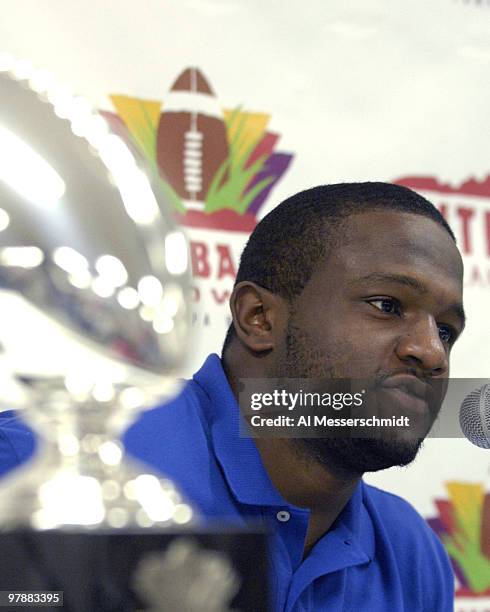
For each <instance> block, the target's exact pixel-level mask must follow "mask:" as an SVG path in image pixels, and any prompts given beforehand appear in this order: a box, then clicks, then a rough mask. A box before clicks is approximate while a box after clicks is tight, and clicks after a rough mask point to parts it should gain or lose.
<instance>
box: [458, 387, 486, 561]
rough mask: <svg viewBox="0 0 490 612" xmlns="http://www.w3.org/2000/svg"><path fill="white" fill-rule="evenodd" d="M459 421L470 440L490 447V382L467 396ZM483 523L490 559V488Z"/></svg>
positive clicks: (483, 542)
mask: <svg viewBox="0 0 490 612" xmlns="http://www.w3.org/2000/svg"><path fill="white" fill-rule="evenodd" d="M459 423H460V425H461V429H462V430H463V433H464V435H465V436H466V437H467V438H468V440H469V441H470V442H472V443H473V444H475V445H476V446H479V447H480V448H490V384H488V385H483V387H480V388H479V389H475V390H474V391H472V392H471V393H469V394H468V395H467V396H466V397H465V399H464V400H463V403H462V404H461V408H460V411H459ZM481 525H482V530H481V536H480V545H481V551H482V553H483V554H484V555H485V556H486V557H487V558H488V559H490V489H487V490H486V491H484V497H483V505H482V522H481Z"/></svg>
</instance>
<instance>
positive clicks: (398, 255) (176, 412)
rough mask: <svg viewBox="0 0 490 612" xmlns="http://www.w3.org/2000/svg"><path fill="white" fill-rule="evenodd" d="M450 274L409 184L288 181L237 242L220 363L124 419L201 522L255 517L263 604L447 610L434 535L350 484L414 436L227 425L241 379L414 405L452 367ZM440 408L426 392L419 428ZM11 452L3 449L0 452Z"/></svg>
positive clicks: (430, 210)
mask: <svg viewBox="0 0 490 612" xmlns="http://www.w3.org/2000/svg"><path fill="white" fill-rule="evenodd" d="M462 277H463V266H462V261H461V257H460V254H459V252H458V249H457V248H456V245H455V240H454V236H453V234H452V232H451V230H450V228H449V227H448V225H447V224H446V222H445V221H444V219H443V217H442V216H441V215H440V214H439V212H438V211H437V210H436V209H435V208H434V207H433V206H432V204H430V203H429V202H427V201H426V200H425V199H424V198H422V197H421V196H419V195H418V194H416V193H414V192H412V191H410V190H408V189H406V188H403V187H399V186H395V185H389V184H383V183H361V184H341V185H331V186H323V187H317V188H314V189H310V190H308V191H305V192H302V193H300V194H297V195H296V196H293V197H291V198H289V199H288V200H286V201H285V202H283V203H282V204H280V205H279V206H278V207H277V208H276V209H274V210H273V211H272V212H271V213H270V214H269V215H268V216H267V217H265V218H264V219H263V220H262V221H261V222H260V223H259V224H258V226H257V228H256V229H255V231H254V232H253V233H252V235H251V237H250V240H249V242H248V244H247V246H246V248H245V250H244V253H243V255H242V258H241V262H240V268H239V271H238V276H237V280H236V284H235V288H234V291H233V294H232V297H231V300H230V306H231V310H232V314H233V327H232V328H230V331H229V333H228V336H227V339H226V342H225V346H224V350H223V356H222V359H221V360H220V359H219V358H218V356H216V355H211V356H210V357H208V359H207V361H206V362H205V364H204V365H203V367H202V368H201V370H200V371H199V372H198V373H197V374H196V375H195V376H194V378H193V380H192V381H190V382H189V383H188V384H187V386H186V387H185V389H184V391H183V392H182V394H181V395H180V396H179V397H178V398H177V399H175V400H174V401H173V402H171V404H170V405H168V406H165V407H159V408H156V409H154V410H152V411H149V412H148V413H146V414H145V415H144V416H143V417H142V418H141V419H140V421H139V422H138V423H137V424H135V425H134V426H133V427H132V428H131V429H130V430H129V431H128V432H127V434H126V436H125V445H126V448H127V449H128V450H129V452H131V453H133V454H134V455H136V456H137V457H139V458H140V459H143V460H145V461H147V462H148V463H150V464H151V465H153V466H154V467H156V468H157V469H159V470H161V471H163V472H165V473H166V474H167V475H168V476H170V477H171V478H173V479H175V480H176V481H177V482H178V483H179V484H180V486H181V488H182V490H183V491H184V492H185V493H186V494H187V496H188V497H189V498H190V500H191V501H193V502H194V503H195V504H196V505H197V506H198V508H199V509H200V511H201V512H202V514H203V515H204V516H205V517H207V518H209V519H223V518H227V519H231V520H233V521H234V522H235V523H236V522H238V523H239V524H240V523H241V524H244V523H246V522H247V521H250V520H251V521H261V522H263V523H264V524H266V525H267V526H268V527H269V529H270V530H271V532H272V542H271V551H270V557H271V567H272V591H273V598H274V603H273V608H274V610H287V611H295V612H296V611H297V612H299V611H317V610H322V611H323V610H331V611H335V612H337V611H340V610H349V611H355V612H358V611H366V612H368V611H369V612H382V611H388V610H389V611H390V612H393V611H397V612H398V611H402V610H404V611H407V612H415V611H427V612H435V611H440V612H443V611H444V612H446V611H449V610H452V609H453V605H452V602H453V576H452V571H451V566H450V564H449V560H448V558H447V555H446V554H445V552H444V549H443V547H442V545H441V543H440V542H439V540H438V539H437V537H436V536H435V535H434V533H433V532H432V531H431V530H430V529H429V528H428V526H427V525H426V523H425V521H424V520H423V519H422V518H421V517H420V516H419V515H418V514H417V513H416V512H415V510H414V509H413V508H412V507H411V506H410V505H409V504H408V503H407V502H405V501H404V500H402V499H400V498H398V497H396V496H394V495H391V494H389V493H386V492H383V491H380V490H378V489H376V488H374V487H371V486H368V485H366V484H365V483H364V482H363V481H362V475H363V473H364V472H369V471H376V470H380V469H384V468H388V467H391V466H394V465H406V464H408V463H410V462H411V461H412V460H413V459H414V458H415V456H416V454H417V451H418V449H419V446H420V444H421V442H422V440H421V439H419V438H413V437H407V436H404V435H403V434H401V433H400V434H399V435H396V434H395V435H392V436H388V437H384V436H381V437H367V438H354V437H351V438H345V437H343V438H337V439H331V438H311V439H285V438H283V439H256V440H252V439H251V438H247V437H240V436H239V434H238V429H239V421H240V419H241V416H240V410H239V407H238V404H237V397H238V390H239V385H240V379H241V378H281V379H284V378H288V377H291V378H313V377H314V378H328V379H332V378H344V379H353V378H366V379H370V380H372V381H373V388H375V389H376V390H377V391H378V392H379V393H380V397H382V398H383V403H384V404H389V405H393V407H394V408H395V409H396V410H398V411H400V408H402V409H404V410H405V409H406V410H407V411H408V412H410V411H411V410H412V412H413V406H419V407H420V398H421V397H422V395H424V394H426V395H427V396H432V397H436V394H435V393H434V392H433V391H434V389H435V387H436V384H437V383H438V382H440V381H441V380H444V379H445V378H447V376H448V374H449V355H450V351H451V349H452V346H453V344H454V342H455V341H456V339H457V337H458V336H459V335H460V333H461V332H462V329H463V326H464V312H463V307H462ZM421 389H422V390H423V393H421ZM440 403H441V398H440V396H439V399H438V400H437V402H436V405H435V406H434V402H432V404H431V405H430V406H429V404H427V405H425V404H424V406H425V409H426V412H427V413H428V414H429V415H430V421H431V424H432V422H433V420H434V419H435V418H436V416H437V412H438V411H439V408H440ZM2 431H3V434H2V435H4V436H5V439H8V445H10V446H13V447H14V448H15V447H17V449H18V451H17V452H18V454H19V455H26V454H28V452H27V451H26V447H28V446H29V442H28V441H27V439H26V434H25V430H24V433H23V434H21V433H20V430H19V428H18V425H16V424H15V422H13V421H12V420H11V419H10V420H9V419H6V423H5V426H4V428H3V429H2V430H0V432H2ZM12 457H13V455H12V451H11V448H10V449H7V445H6V444H4V445H2V446H0V462H2V461H3V462H4V463H5V464H7V463H9V464H12V463H14V462H15V459H13V458H12Z"/></svg>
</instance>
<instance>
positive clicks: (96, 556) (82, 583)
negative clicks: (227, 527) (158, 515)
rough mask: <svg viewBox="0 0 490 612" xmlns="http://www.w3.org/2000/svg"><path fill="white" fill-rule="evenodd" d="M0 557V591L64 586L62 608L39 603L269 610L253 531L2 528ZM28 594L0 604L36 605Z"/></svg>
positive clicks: (94, 611)
mask: <svg viewBox="0 0 490 612" xmlns="http://www.w3.org/2000/svg"><path fill="white" fill-rule="evenodd" d="M0 558H1V559H2V563H1V569H0V591H8V592H10V593H19V592H22V591H36V592H41V593H42V592H60V591H62V592H63V599H62V601H63V606H62V607H59V606H58V605H55V604H54V603H49V602H48V603H46V601H45V603H44V604H42V608H43V609H45V610H46V609H49V610H53V612H56V611H57V610H63V612H129V611H131V612H136V611H140V610H141V611H143V610H151V611H152V612H157V611H158V612H160V611H161V612H202V611H205V612H208V611H209V612H212V611H213V610H220V611H225V610H240V612H248V611H250V612H266V611H267V609H268V605H267V602H268V592H267V574H268V568H267V560H266V539H265V536H264V534H263V533H260V532H258V531H241V532H237V531H226V532H223V531H220V532H218V531H214V530H208V531H199V532H196V531H188V530H186V531H180V532H174V531H172V532H161V531H160V532H158V531H152V530H141V531H131V532H123V533H121V532H101V531H93V532H90V531H89V532H87V531H86V532H83V533H74V532H67V531H59V530H52V531H43V532H34V531H16V532H9V533H2V534H0ZM6 596H7V594H6V593H3V594H2V597H3V598H4V599H5V597H6ZM17 598H18V599H19V600H20V599H21V597H20V596H17ZM11 599H12V597H11ZM37 599H38V600H39V599H41V598H40V597H38V598H37ZM44 599H45V600H46V598H44ZM25 600H26V597H24V603H22V602H21V601H19V602H18V603H15V602H14V603H12V604H11V605H9V606H8V607H3V606H5V603H4V602H2V604H3V605H2V607H0V611H3V610H26V609H27V610H33V611H39V610H40V605H41V604H40V603H36V604H34V603H31V604H29V603H26V602H25ZM32 601H33V599H32V597H31V602H32ZM51 601H53V600H51ZM19 606H22V607H19ZM206 606H207V607H206Z"/></svg>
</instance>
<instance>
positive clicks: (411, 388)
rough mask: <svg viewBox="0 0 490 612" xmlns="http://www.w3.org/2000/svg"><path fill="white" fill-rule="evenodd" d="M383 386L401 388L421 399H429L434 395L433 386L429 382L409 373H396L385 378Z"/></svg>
mask: <svg viewBox="0 0 490 612" xmlns="http://www.w3.org/2000/svg"><path fill="white" fill-rule="evenodd" d="M381 386H382V387H385V388H387V389H399V390H400V391H404V392H405V393H406V394H408V395H413V396H414V397H417V398H419V399H425V400H428V399H429V398H430V396H431V395H432V388H431V387H430V386H429V385H428V384H427V383H424V382H422V381H421V380H420V378H417V377H416V376H411V375H409V374H394V375H393V376H390V377H389V378H387V379H385V380H384V381H383V384H382V385H381Z"/></svg>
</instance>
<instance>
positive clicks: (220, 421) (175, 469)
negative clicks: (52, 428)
mask: <svg viewBox="0 0 490 612" xmlns="http://www.w3.org/2000/svg"><path fill="white" fill-rule="evenodd" d="M0 417H2V415H0ZM239 419H240V412H239V408H238V404H237V402H236V400H235V397H234V396H233V393H232V391H231V389H230V386H229V384H228V381H227V379H226V376H225V373H224V371H223V368H222V366H221V361H220V359H219V357H218V356H217V355H210V356H209V357H208V359H207V360H206V362H205V363H204V365H203V367H202V368H201V370H199V372H198V373H197V374H195V376H194V377H193V379H192V380H191V381H188V383H187V384H186V386H185V388H184V389H183V391H182V392H181V394H180V395H179V396H178V397H177V398H176V399H175V400H173V401H172V402H171V403H170V404H167V405H165V406H160V407H158V408H155V409H153V410H150V411H148V412H146V413H144V414H143V415H142V417H141V418H140V419H139V420H138V421H137V423H135V424H134V425H133V426H132V427H131V428H130V429H129V430H128V431H127V433H126V435H125V437H124V444H125V447H126V449H127V450H128V452H129V453H131V454H132V455H134V456H135V457H137V458H138V459H142V460H143V461H146V462H147V463H149V464H150V465H152V466H153V467H154V468H155V469H157V470H159V471H162V472H164V473H165V474H166V475H168V476H170V477H171V478H173V479H174V480H175V481H176V482H177V483H178V484H179V485H180V487H181V489H182V491H183V492H184V493H185V494H186V495H187V496H188V498H189V500H190V501H191V502H193V503H194V504H195V505H196V506H197V507H198V509H199V510H200V511H201V513H202V515H203V516H204V517H206V518H208V519H209V520H211V521H213V522H215V521H216V520H220V521H223V520H227V521H232V522H233V523H234V524H235V525H236V524H238V525H246V524H247V523H248V522H250V521H252V522H253V523H254V524H257V522H259V523H262V524H264V525H266V526H267V527H268V529H269V530H270V532H271V545H270V564H271V570H272V571H271V574H272V585H271V587H272V592H273V599H274V601H273V610H274V611H277V612H278V611H281V612H282V611H287V612H317V611H329V612H330V611H331V612H340V611H345V612H347V611H349V612H402V611H405V612H450V611H452V610H453V592H454V584H453V573H452V570H451V565H450V562H449V559H448V557H447V554H446V552H445V551H444V548H443V546H442V545H441V542H440V541H439V539H438V538H437V536H436V535H435V533H434V532H433V531H432V530H431V529H430V528H429V527H428V525H427V524H426V522H425V521H424V519H423V518H422V517H421V516H420V515H419V514H418V513H417V512H416V511H415V510H414V509H413V508H412V506H410V504H408V502H406V501H405V500H403V499H401V498H400V497H397V496H395V495H392V494H390V493H387V492H385V491H381V490H380V489H377V488H375V487H372V486H369V485H367V484H365V483H364V482H362V481H361V482H360V484H359V485H358V486H357V488H356V489H355V491H354V493H353V495H352V497H351V499H350V500H349V502H348V503H347V505H346V506H345V508H344V510H343V511H342V512H341V514H340V515H339V517H338V518H337V520H336V521H335V522H334V524H333V525H332V527H331V529H330V530H329V531H328V533H326V534H325V535H324V536H323V537H322V538H321V539H320V540H319V541H318V542H317V543H316V544H315V546H314V547H313V548H312V550H311V552H310V554H309V555H308V556H307V557H306V559H304V560H303V559H302V556H303V548H304V541H305V537H306V532H307V528H308V518H309V511H308V510H306V509H304V508H298V507H296V506H293V505H291V504H289V503H287V502H286V501H285V500H284V499H283V498H282V497H281V495H280V494H279V493H278V492H277V490H276V489H275V488H274V486H273V485H272V483H271V481H270V479H269V476H268V475H267V472H266V471H265V469H264V466H263V464H262V461H261V458H260V454H259V452H258V450H257V448H256V446H255V443H254V442H253V440H252V439H249V438H241V437H239V435H238V431H239V427H238V426H239ZM33 447H34V440H33V436H32V434H31V432H30V431H29V430H28V429H27V428H26V427H25V426H23V425H21V424H20V422H19V421H18V420H17V419H16V418H15V417H13V416H12V413H10V414H6V413H4V415H3V418H0V473H2V472H5V471H7V470H8V469H10V468H12V467H13V466H14V465H16V464H18V463H19V462H20V461H22V460H24V459H25V458H26V457H27V456H29V455H30V454H31V453H32V450H33ZM284 469H285V470H287V469H288V466H287V465H285V466H284Z"/></svg>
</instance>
